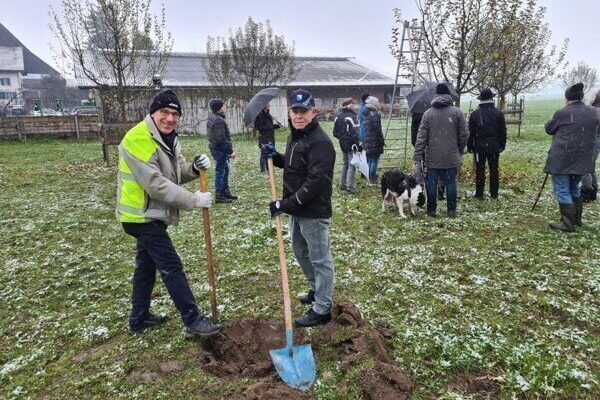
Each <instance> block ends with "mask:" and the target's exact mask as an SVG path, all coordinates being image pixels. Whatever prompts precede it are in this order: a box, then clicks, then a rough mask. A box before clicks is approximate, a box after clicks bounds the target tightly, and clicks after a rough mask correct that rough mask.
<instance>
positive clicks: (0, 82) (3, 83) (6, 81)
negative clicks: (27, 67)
mask: <svg viewBox="0 0 600 400" xmlns="http://www.w3.org/2000/svg"><path fill="white" fill-rule="evenodd" d="M0 86H10V78H0Z"/></svg>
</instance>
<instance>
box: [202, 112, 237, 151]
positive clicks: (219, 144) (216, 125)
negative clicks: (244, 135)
mask: <svg viewBox="0 0 600 400" xmlns="http://www.w3.org/2000/svg"><path fill="white" fill-rule="evenodd" d="M206 130H207V136H208V147H209V148H211V149H216V150H219V151H221V152H223V153H225V154H227V155H229V154H231V153H233V145H232V143H231V134H230V133H229V127H228V126H227V123H226V122H225V117H224V116H222V115H221V114H217V113H212V114H211V115H210V117H208V121H206Z"/></svg>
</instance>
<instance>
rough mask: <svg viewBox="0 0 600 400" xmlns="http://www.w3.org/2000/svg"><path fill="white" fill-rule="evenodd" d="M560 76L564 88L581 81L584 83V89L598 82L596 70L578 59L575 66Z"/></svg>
mask: <svg viewBox="0 0 600 400" xmlns="http://www.w3.org/2000/svg"><path fill="white" fill-rule="evenodd" d="M561 78H562V81H563V83H564V84H565V88H566V87H567V86H571V85H573V84H575V83H579V82H582V83H583V84H584V85H585V89H586V90H589V89H591V88H593V87H594V86H596V82H598V71H596V68H594V67H592V66H591V65H589V64H586V63H585V62H583V61H579V62H578V63H577V65H576V66H574V67H573V68H571V69H570V70H569V71H568V72H566V73H564V74H563V75H561Z"/></svg>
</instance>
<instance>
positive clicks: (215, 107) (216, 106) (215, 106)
mask: <svg viewBox="0 0 600 400" xmlns="http://www.w3.org/2000/svg"><path fill="white" fill-rule="evenodd" d="M223 104H225V102H224V101H223V100H221V99H212V100H211V101H210V102H209V103H208V106H209V107H210V111H212V112H213V113H215V114H216V113H217V111H219V110H220V109H221V107H223Z"/></svg>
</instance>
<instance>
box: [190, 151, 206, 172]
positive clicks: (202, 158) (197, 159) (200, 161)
mask: <svg viewBox="0 0 600 400" xmlns="http://www.w3.org/2000/svg"><path fill="white" fill-rule="evenodd" d="M209 168H210V158H208V156H206V154H197V155H195V156H194V161H193V162H192V169H193V170H194V172H195V173H197V174H199V173H200V170H201V169H204V170H207V169H209Z"/></svg>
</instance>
